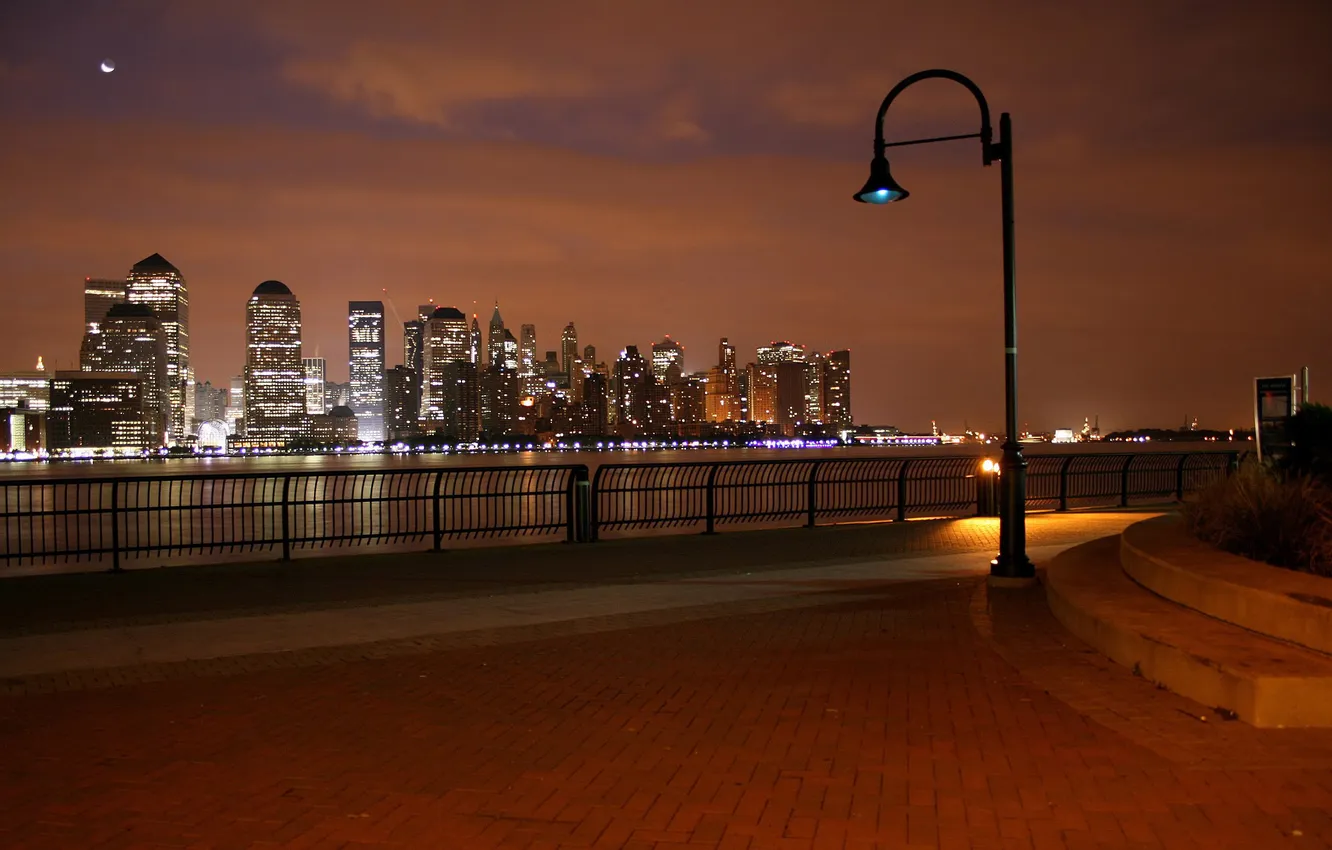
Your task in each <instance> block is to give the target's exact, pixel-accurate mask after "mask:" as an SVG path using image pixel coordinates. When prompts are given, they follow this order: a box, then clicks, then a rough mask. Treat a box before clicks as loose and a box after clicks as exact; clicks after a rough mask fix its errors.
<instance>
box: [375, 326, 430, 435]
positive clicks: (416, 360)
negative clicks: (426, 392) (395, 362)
mask: <svg viewBox="0 0 1332 850" xmlns="http://www.w3.org/2000/svg"><path fill="white" fill-rule="evenodd" d="M426 321H428V319H424V320H422V319H416V320H413V321H410V322H403V323H402V363H403V365H404V366H406V367H407V368H408V369H409V370H410V371H411V373H412V393H413V394H414V395H415V396H416V408H417V410H420V409H421V376H422V375H423V374H425V326H426ZM384 392H385V393H387V392H388V390H387V389H385V390H384ZM384 417H385V418H386V419H387V417H388V400H387V398H386V399H385V400H384ZM385 427H386V428H387V426H385Z"/></svg>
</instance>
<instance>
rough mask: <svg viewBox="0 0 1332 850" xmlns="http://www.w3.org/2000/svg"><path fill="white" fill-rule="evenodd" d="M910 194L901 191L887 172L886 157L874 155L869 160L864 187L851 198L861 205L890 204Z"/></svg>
mask: <svg viewBox="0 0 1332 850" xmlns="http://www.w3.org/2000/svg"><path fill="white" fill-rule="evenodd" d="M910 194H911V193H910V192H908V191H907V190H906V189H903V188H902V187H901V185H900V184H898V182H897V181H896V180H894V179H893V175H892V173H891V172H890V171H889V170H888V157H886V156H884V155H883V154H882V153H876V154H875V155H874V159H872V160H870V176H869V179H868V180H866V181H865V186H864V188H862V189H861V190H860V191H859V192H857V193H855V194H854V195H852V196H851V197H852V198H853V199H855V200H857V201H860V202H861V203H862V204H891V203H892V202H893V201H900V200H902V199H903V198H905V197H906V196H907V195H910Z"/></svg>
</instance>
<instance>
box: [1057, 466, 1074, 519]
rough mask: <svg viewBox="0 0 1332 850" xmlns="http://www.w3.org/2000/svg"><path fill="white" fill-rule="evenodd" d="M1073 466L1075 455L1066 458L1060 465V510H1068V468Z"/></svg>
mask: <svg viewBox="0 0 1332 850" xmlns="http://www.w3.org/2000/svg"><path fill="white" fill-rule="evenodd" d="M1072 465H1073V455H1069V456H1068V457H1066V458H1064V462H1063V463H1062V464H1060V465H1059V510H1061V511H1066V510H1068V468H1069V467H1070V466H1072Z"/></svg>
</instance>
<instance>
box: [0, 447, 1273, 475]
mask: <svg viewBox="0 0 1332 850" xmlns="http://www.w3.org/2000/svg"><path fill="white" fill-rule="evenodd" d="M1252 448H1253V444H1252V443H1251V442H1248V441H1242V440H1235V441H1233V442H1163V441H1158V442H1146V443H1127V442H1108V441H1098V442H1086V443H1028V444H1024V445H1023V448H1022V450H1023V452H1024V453H1025V454H1026V455H1027V456H1028V457H1039V456H1041V455H1065V454H1128V453H1132V454H1145V453H1156V452H1205V451H1220V452H1234V451H1238V452H1246V451H1251V450H1252ZM999 453H1000V447H999V445H998V444H996V443H991V444H987V445H982V444H979V443H955V444H950V445H941V446H839V447H833V448H802V449H769V448H723V449H703V448H700V449H630V450H607V451H574V450H567V449H566V450H542V451H530V452H528V451H523V452H514V451H508V452H504V451H485V452H463V453H458V452H450V453H443V452H420V453H388V452H385V453H364V454H362V453H351V452H349V453H346V454H331V455H330V454H310V455H276V454H275V455H265V456H255V455H249V456H239V457H236V456H212V457H205V456H199V457H166V458H149V459H143V460H137V459H131V460H113V461H107V460H54V461H26V462H24V461H20V462H11V463H3V464H0V480H3V479H6V478H14V479H19V478H52V479H80V478H108V477H113V476H115V477H122V476H123V477H138V476H149V475H151V476H157V475H210V474H227V475H240V474H248V473H266V474H277V473H304V474H316V473H321V472H362V471H364V472H369V471H372V470H375V471H379V470H382V471H393V470H399V469H404V470H405V469H423V468H436V467H446V468H447V467H457V468H467V467H471V468H475V467H486V466H503V467H509V466H514V467H523V466H537V465H563V464H577V463H581V464H584V465H586V466H587V467H588V469H589V470H591V471H593V472H595V471H596V469H597V467H599V466H601V465H603V464H609V463H692V462H717V461H739V460H796V459H800V460H835V459H843V458H894V459H897V458H904V459H911V458H936V457H949V458H953V457H975V458H984V457H993V458H998V457H999Z"/></svg>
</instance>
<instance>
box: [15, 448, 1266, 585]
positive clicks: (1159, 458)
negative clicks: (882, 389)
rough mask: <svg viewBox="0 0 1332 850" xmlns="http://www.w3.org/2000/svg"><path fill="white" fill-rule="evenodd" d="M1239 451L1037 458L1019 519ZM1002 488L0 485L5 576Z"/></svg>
mask: <svg viewBox="0 0 1332 850" xmlns="http://www.w3.org/2000/svg"><path fill="white" fill-rule="evenodd" d="M1239 457H1240V454H1239V453H1238V452H1154V453H1142V454H1097V455H1036V456H1033V457H1031V458H1030V459H1029V466H1028V470H1027V507H1028V509H1029V510H1033V509H1034V510H1042V509H1046V510H1071V509H1074V508H1087V507H1115V506H1120V507H1123V506H1130V505H1134V504H1142V503H1146V502H1161V501H1164V500H1171V499H1173V500H1182V499H1184V498H1185V497H1186V496H1187V495H1188V494H1190V493H1192V492H1195V491H1197V490H1198V489H1199V488H1201V487H1204V486H1206V485H1207V484H1209V483H1211V482H1213V481H1215V480H1217V479H1219V478H1222V477H1224V476H1225V475H1226V474H1228V473H1229V471H1230V470H1231V469H1232V468H1234V467H1235V465H1236V464H1237V462H1238V460H1239ZM996 484H997V481H996V478H995V477H994V475H993V473H987V472H985V471H983V470H982V467H981V459H980V458H976V457H910V458H901V457H898V458H881V457H880V458H875V457H838V458H810V457H808V456H806V457H793V458H789V459H780V460H724V461H690V462H679V463H607V464H602V465H600V466H598V467H597V469H596V471H595V473H594V474H591V475H589V469H588V467H587V466H586V465H583V464H565V465H550V466H546V465H532V466H495V467H473V468H468V467H434V468H391V469H375V470H339V471H323V472H276V473H263V472H251V473H239V474H228V473H207V474H199V475H165V476H108V477H102V478H88V479H60V478H24V479H0V536H2V537H3V546H4V548H3V561H4V563H6V564H19V565H24V564H46V563H69V562H73V563H89V564H94V565H100V566H105V567H108V568H110V569H112V570H119V569H121V568H123V566H124V565H125V562H126V561H129V560H139V561H142V560H143V559H147V558H154V557H160V558H166V559H170V558H185V557H194V556H200V555H209V554H229V553H248V552H254V553H272V554H273V555H275V556H279V557H281V558H282V559H284V560H286V559H290V558H291V557H293V556H294V554H295V553H296V552H300V551H307V550H312V549H325V548H338V547H352V546H367V545H386V544H398V545H400V544H411V543H417V542H419V543H423V544H425V545H426V546H429V548H431V549H434V550H440V549H442V548H443V547H444V545H445V541H448V540H456V539H470V538H498V537H510V536H514V537H523V538H527V539H530V538H542V537H544V538H546V539H563V540H565V541H568V542H587V541H593V540H596V539H597V538H598V537H599V536H600V534H601V533H602V532H628V533H634V532H641V531H643V530H645V529H687V528H691V527H698V528H701V530H702V531H703V532H704V533H714V532H716V531H717V529H718V528H719V527H720V526H722V525H738V524H784V525H796V524H803V525H805V526H809V527H812V526H816V525H818V524H819V523H820V521H838V520H846V519H860V520H876V519H882V520H905V519H909V518H912V517H925V516H968V515H975V514H992V513H994V512H995V510H996V508H997V504H998V501H997V492H998V491H997V486H996Z"/></svg>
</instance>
